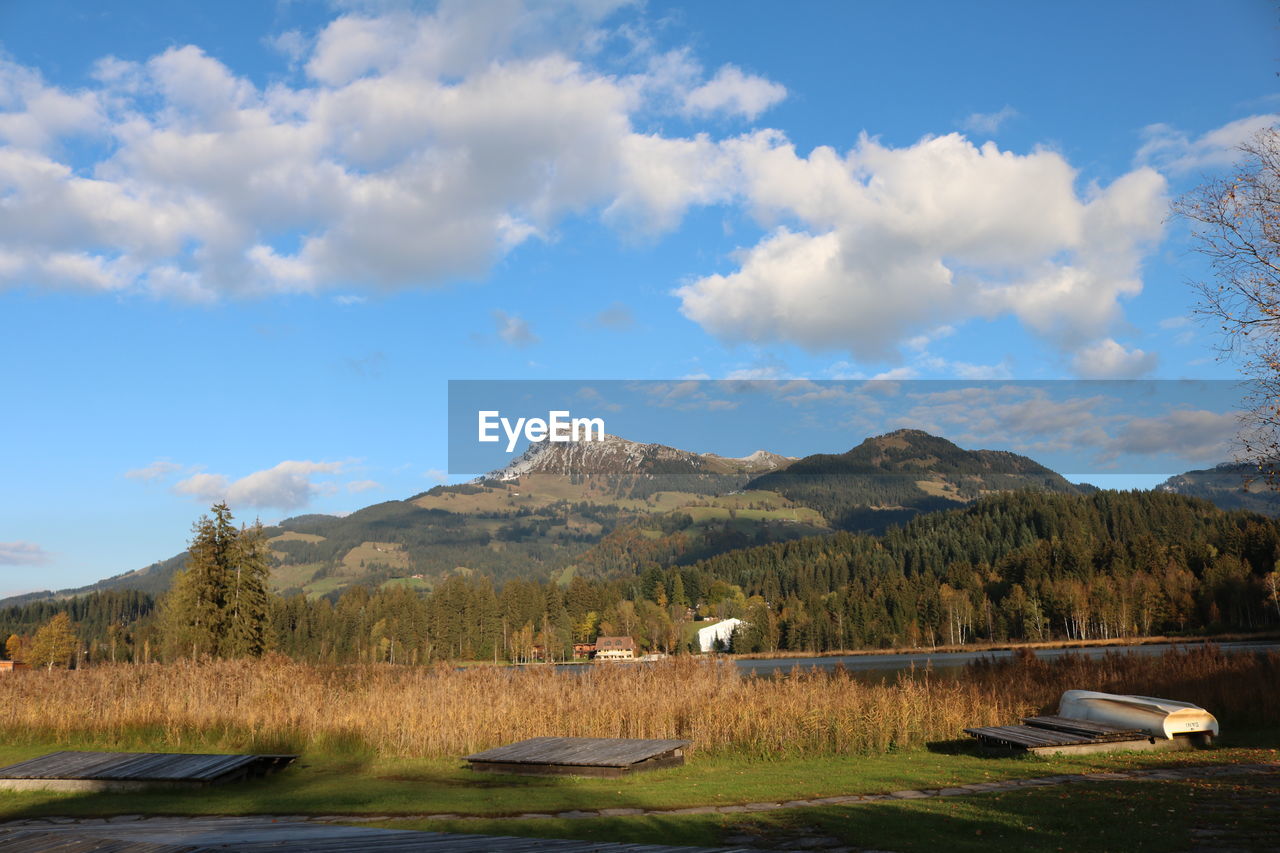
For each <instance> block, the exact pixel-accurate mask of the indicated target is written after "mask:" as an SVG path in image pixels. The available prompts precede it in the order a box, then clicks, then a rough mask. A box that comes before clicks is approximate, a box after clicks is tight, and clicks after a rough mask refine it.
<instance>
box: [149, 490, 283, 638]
mask: <svg viewBox="0 0 1280 853" xmlns="http://www.w3.org/2000/svg"><path fill="white" fill-rule="evenodd" d="M211 511H212V513H213V517H212V518H211V517H209V516H201V518H200V520H199V521H197V522H196V523H195V525H194V526H193V528H192V533H193V536H192V539H191V546H190V548H189V553H190V556H189V557H188V558H187V565H186V568H185V569H184V570H183V571H182V572H180V573H179V574H178V576H177V577H176V578H174V583H173V588H172V589H171V590H170V592H169V594H168V595H167V596H166V597H165V601H164V605H163V610H164V613H163V621H164V626H165V632H164V633H165V645H166V650H167V653H168V655H169V656H170V657H183V656H187V655H190V656H191V657H193V658H197V657H202V656H204V655H210V656H213V657H244V656H257V655H261V654H262V653H263V652H265V651H266V649H267V637H268V625H269V619H270V615H271V593H270V592H269V590H268V587H267V578H268V574H269V572H270V564H269V559H268V554H269V551H268V549H267V545H266V541H265V539H264V537H263V533H262V525H261V524H255V525H254V526H253V527H251V528H240V529H237V528H236V526H235V525H234V524H233V523H232V521H233V517H232V515H231V510H230V509H229V508H228V507H227V505H226V504H225V503H219V504H215V505H214V506H213V508H212V510H211Z"/></svg>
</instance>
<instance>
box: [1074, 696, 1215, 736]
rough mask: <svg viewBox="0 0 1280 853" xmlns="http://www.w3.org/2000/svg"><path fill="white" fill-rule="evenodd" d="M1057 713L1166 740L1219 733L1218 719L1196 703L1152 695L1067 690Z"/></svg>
mask: <svg viewBox="0 0 1280 853" xmlns="http://www.w3.org/2000/svg"><path fill="white" fill-rule="evenodd" d="M1058 716H1059V717H1070V718H1072V719H1076V720H1091V721H1093V722H1095V723H1105V724H1107V725H1110V726H1119V727H1121V728H1126V729H1141V730H1142V731H1144V732H1147V733H1148V734H1150V735H1151V736H1152V737H1157V738H1165V739H1168V740H1172V739H1173V738H1174V737H1175V736H1182V737H1190V738H1192V739H1194V740H1195V741H1196V742H1197V743H1201V744H1204V743H1208V742H1209V741H1211V740H1212V739H1213V738H1214V737H1216V736H1217V734H1218V721H1217V720H1216V719H1215V718H1214V716H1213V714H1210V713H1209V712H1208V711H1206V710H1205V709H1204V708H1201V707H1200V706H1199V705H1193V704H1191V703H1190V702H1178V701H1175V700H1173V699H1157V698H1155V697H1152V696H1128V695H1125V694H1120V693H1097V692H1095V691H1093V690H1068V691H1066V692H1065V693H1063V694H1062V699H1061V701H1060V702H1059V703H1058Z"/></svg>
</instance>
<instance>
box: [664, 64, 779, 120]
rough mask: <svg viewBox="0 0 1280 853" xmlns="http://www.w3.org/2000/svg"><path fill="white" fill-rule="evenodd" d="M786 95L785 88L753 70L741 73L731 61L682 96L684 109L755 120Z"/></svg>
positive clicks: (692, 111) (690, 111)
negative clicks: (757, 74)
mask: <svg viewBox="0 0 1280 853" xmlns="http://www.w3.org/2000/svg"><path fill="white" fill-rule="evenodd" d="M786 96H787V89H786V87H785V86H783V85H782V84H780V83H774V82H773V81H771V80H766V79H765V78H763V77H759V76H756V75H754V74H743V73H742V70H741V69H739V68H737V67H736V66H733V65H726V66H724V67H723V68H721V69H720V70H719V71H717V72H716V76H715V77H713V78H712V79H710V80H708V81H707V82H706V83H703V84H702V85H701V86H698V87H697V88H696V89H693V90H691V91H690V92H689V93H688V94H687V95H686V96H685V99H684V109H685V111H686V112H689V113H713V112H718V111H722V112H726V113H730V114H732V115H740V116H742V117H744V118H747V119H750V120H755V118H756V116H758V115H760V113H762V112H764V111H765V110H767V109H769V107H772V106H773V105H774V104H777V103H779V102H780V101H782V100H783V99H784V98H786Z"/></svg>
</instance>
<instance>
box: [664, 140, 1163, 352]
mask: <svg viewBox="0 0 1280 853" xmlns="http://www.w3.org/2000/svg"><path fill="white" fill-rule="evenodd" d="M726 147H727V149H728V150H730V151H731V152H732V154H733V156H734V157H735V160H736V163H737V167H736V168H737V169H738V170H739V172H740V173H741V175H742V179H743V181H744V190H743V192H744V195H745V199H746V201H747V203H748V204H749V205H751V207H752V208H753V209H754V210H755V212H756V214H757V216H759V217H760V218H761V220H762V221H766V222H767V221H770V220H778V219H786V220H792V221H793V222H798V223H799V224H800V225H802V226H803V227H801V228H797V227H795V225H792V224H783V225H779V226H777V227H776V228H774V229H773V230H772V231H771V232H770V233H769V234H768V235H767V236H766V237H765V238H764V239H763V240H761V241H760V242H759V243H758V244H757V245H755V246H753V247H750V248H748V249H745V250H743V251H742V252H741V253H740V255H739V257H738V258H737V261H738V263H737V269H736V270H735V271H733V272H729V273H725V274H715V275H709V276H705V277H703V278H700V279H697V280H696V281H693V282H692V283H690V284H688V285H686V286H684V287H681V288H679V289H678V290H677V291H676V295H677V296H678V297H679V298H680V300H681V310H682V311H683V313H684V314H685V316H687V317H688V318H689V319H691V320H693V321H695V322H697V323H698V324H699V325H701V326H703V327H704V328H705V329H707V330H708V331H710V332H711V333H713V334H715V335H717V336H718V337H720V338H722V339H724V340H726V341H751V342H757V343H764V342H771V341H780V342H782V341H785V342H790V343H795V344H799V345H800V346H803V347H806V348H808V349H810V350H832V349H837V350H839V349H842V350H846V351H848V352H850V353H852V354H853V355H854V356H855V357H857V358H859V359H863V360H878V359H886V358H892V357H894V355H895V354H896V348H897V347H898V345H899V344H900V342H902V341H904V340H910V339H911V338H914V337H916V336H917V335H919V334H920V333H921V332H924V331H927V330H928V329H930V328H934V327H937V326H939V325H942V324H943V321H946V322H948V323H954V322H957V321H961V320H964V319H966V318H971V317H975V316H979V317H994V316H997V315H1000V314H1013V315H1014V316H1016V317H1018V318H1019V319H1020V320H1021V321H1022V322H1023V323H1024V324H1025V325H1026V326H1028V327H1029V328H1030V329H1031V330H1033V331H1034V332H1036V333H1038V334H1040V335H1041V336H1043V337H1044V338H1045V339H1047V340H1049V341H1050V342H1052V343H1054V344H1055V345H1058V346H1061V347H1064V348H1070V347H1073V346H1078V345H1079V344H1080V343H1081V342H1084V341H1088V340H1093V339H1097V338H1098V337H1099V335H1100V334H1101V333H1105V331H1106V330H1107V329H1108V328H1109V327H1110V326H1111V325H1112V324H1114V323H1116V322H1117V321H1118V319H1119V318H1120V316H1121V308H1120V302H1121V300H1122V299H1123V298H1125V297H1128V296H1132V295H1134V294H1136V293H1138V292H1139V291H1140V290H1141V288H1142V282H1141V278H1140V276H1139V267H1140V264H1141V260H1142V257H1143V255H1144V253H1145V251H1146V249H1147V248H1148V247H1149V246H1150V245H1151V244H1152V243H1154V242H1155V241H1156V240H1157V239H1158V238H1159V236H1160V233H1161V220H1162V218H1163V215H1164V211H1165V209H1166V208H1165V205H1166V199H1165V181H1164V178H1162V177H1161V176H1160V175H1159V174H1158V173H1157V172H1155V171H1154V170H1152V169H1149V168H1145V167H1144V168H1138V169H1135V170H1134V171H1132V172H1129V173H1128V174H1126V175H1123V176H1121V177H1120V178H1118V179H1116V180H1115V181H1113V182H1112V183H1111V184H1110V185H1108V186H1105V187H1103V186H1099V185H1090V186H1088V187H1086V188H1085V189H1084V190H1083V191H1081V190H1078V189H1077V187H1076V182H1077V174H1076V171H1075V169H1074V168H1073V167H1072V166H1071V165H1070V164H1069V163H1068V162H1067V160H1066V159H1065V158H1064V157H1063V156H1062V155H1061V154H1058V153H1057V152H1054V151H1049V150H1044V149H1038V150H1035V151H1032V152H1030V153H1028V154H1016V153H1014V152H1010V151H1002V150H1000V149H999V148H998V147H997V146H996V145H995V144H994V143H990V142H988V143H986V144H984V145H982V146H976V145H974V144H973V143H972V142H970V141H969V140H968V139H966V138H965V137H963V136H961V135H959V134H950V135H948V136H942V137H927V138H925V139H922V140H920V141H919V142H918V143H916V144H914V145H910V146H907V147H904V148H892V147H888V146H885V145H882V144H880V143H879V142H877V141H876V140H874V139H871V138H868V137H863V138H862V139H861V140H860V141H859V143H858V145H857V146H856V147H855V148H854V149H853V150H851V151H850V152H848V154H847V155H844V156H842V155H840V154H838V153H837V152H835V151H834V150H833V149H830V148H817V149H815V150H814V151H812V152H811V153H810V154H809V155H808V156H800V155H799V154H798V153H797V152H796V150H795V148H794V146H793V145H791V144H790V142H789V141H788V140H786V139H785V137H783V136H781V135H780V134H778V133H776V132H773V131H761V132H757V133H754V134H750V135H747V136H744V137H742V138H740V139H738V140H733V141H731V142H728V143H726Z"/></svg>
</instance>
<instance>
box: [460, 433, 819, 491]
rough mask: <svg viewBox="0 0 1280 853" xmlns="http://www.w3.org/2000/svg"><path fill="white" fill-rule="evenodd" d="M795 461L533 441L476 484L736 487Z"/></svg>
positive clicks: (615, 443) (609, 438)
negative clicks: (661, 480) (684, 480)
mask: <svg viewBox="0 0 1280 853" xmlns="http://www.w3.org/2000/svg"><path fill="white" fill-rule="evenodd" d="M793 461H794V460H793V458H792V457H788V456H782V455H780V454H777V453H771V452H769V451H767V450H757V451H755V452H754V453H751V454H749V455H747V456H742V457H732V456H720V455H718V454H715V453H696V452H694V451H691V450H680V449H678V448H675V447H669V446H667V445H665V444H654V443H649V444H645V443H642V442H638V441H632V440H630V439H627V438H623V437H621V436H618V435H611V434H606V435H605V436H604V438H602V439H600V440H596V441H577V442H550V441H539V442H533V443H531V444H530V445H529V446H528V448H526V449H525V451H524V452H523V453H521V454H520V455H519V456H518V457H516V458H515V459H514V460H512V462H511V464H509V465H507V466H505V467H503V468H500V469H498V470H497V471H492V472H490V473H488V474H485V475H484V476H481V477H478V478H476V480H475V482H484V481H492V480H514V479H518V478H520V477H523V476H527V475H530V474H553V475H559V476H564V477H570V478H581V477H588V476H605V477H608V478H615V479H616V478H618V477H636V476H639V477H650V478H653V477H681V476H685V477H694V478H707V477H711V478H717V479H720V478H727V479H726V481H725V482H724V483H722V484H721V485H723V486H724V487H725V488H736V487H738V486H740V485H742V484H743V483H745V482H746V479H747V478H748V477H750V476H755V475H758V474H763V473H765V472H767V471H777V470H780V469H782V468H785V467H786V466H787V465H789V464H791V462H793ZM730 481H736V482H730Z"/></svg>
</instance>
